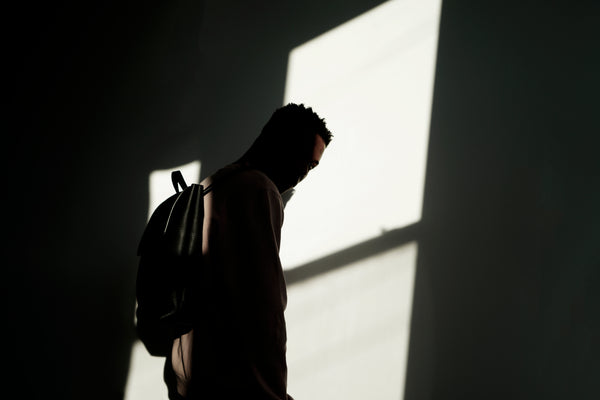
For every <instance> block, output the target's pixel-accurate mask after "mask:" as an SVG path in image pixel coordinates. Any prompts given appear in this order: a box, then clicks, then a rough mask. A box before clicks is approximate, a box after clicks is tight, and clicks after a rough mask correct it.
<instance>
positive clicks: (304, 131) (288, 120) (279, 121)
mask: <svg viewBox="0 0 600 400" xmlns="http://www.w3.org/2000/svg"><path fill="white" fill-rule="evenodd" d="M315 134H317V135H319V136H321V138H323V141H324V142H325V145H326V146H327V145H329V143H330V142H331V139H332V137H333V135H332V134H331V132H330V131H329V129H328V128H327V125H326V124H325V119H324V118H321V117H319V115H318V114H317V113H316V112H314V111H313V109H312V108H311V107H308V108H307V107H305V106H304V104H295V103H288V104H286V105H285V106H283V107H280V108H278V109H277V110H275V112H274V113H273V115H272V116H271V118H270V119H269V121H268V122H267V123H266V124H265V126H264V127H263V129H262V132H261V136H264V137H265V138H267V137H268V138H269V139H272V140H275V141H276V142H277V141H280V140H281V139H285V138H280V137H279V138H278V137H277V136H281V135H286V136H288V139H291V140H293V139H295V138H296V139H301V138H300V137H302V136H306V137H308V138H309V139H310V140H314V135H315ZM277 139H280V140H277ZM284 141H285V140H284Z"/></svg>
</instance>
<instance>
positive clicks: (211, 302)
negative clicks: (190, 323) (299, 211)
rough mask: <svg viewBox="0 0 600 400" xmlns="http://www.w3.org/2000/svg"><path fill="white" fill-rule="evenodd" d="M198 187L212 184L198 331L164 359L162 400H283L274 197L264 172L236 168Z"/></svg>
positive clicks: (282, 294)
mask: <svg viewBox="0 0 600 400" xmlns="http://www.w3.org/2000/svg"><path fill="white" fill-rule="evenodd" d="M202 184H203V185H204V186H205V187H207V186H209V185H211V184H212V185H213V189H212V190H211V191H210V192H209V193H208V194H207V195H206V196H205V218H204V228H203V229H204V237H203V256H204V267H203V268H204V274H203V279H202V283H201V284H202V285H203V292H204V293H205V294H206V299H205V301H203V303H202V308H201V309H199V310H198V313H199V320H200V323H199V325H198V326H197V327H196V328H195V329H194V330H193V331H192V332H190V333H189V334H187V335H185V336H184V337H182V338H180V339H177V340H175V342H174V344H173V353H172V355H171V357H169V358H167V362H166V365H165V381H166V383H167V385H168V387H169V392H170V396H171V398H177V395H176V394H174V392H178V393H179V394H181V395H184V396H185V398H186V399H201V398H203V399H204V398H210V399H213V398H215V399H216V398H219V399H229V398H231V399H233V398H236V399H237V398H249V399H286V398H287V395H286V379H287V366H286V360H285V346H286V330H285V319H284V310H285V306H286V301H287V298H286V289H285V281H284V277H283V271H282V268H281V263H280V260H279V244H280V232H281V225H282V223H283V204H282V200H281V195H280V193H279V191H278V189H277V187H276V186H275V184H274V183H273V182H272V181H271V180H270V179H269V178H268V177H267V176H266V175H265V174H264V173H262V172H260V171H258V170H257V169H250V168H246V167H243V166H241V165H239V164H232V165H230V166H228V167H225V168H223V169H222V170H220V171H218V172H217V173H216V174H214V175H213V176H212V177H210V178H207V179H206V180H205V181H203V182H202ZM171 365H172V367H171Z"/></svg>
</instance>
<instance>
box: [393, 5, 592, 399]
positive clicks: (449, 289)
mask: <svg viewBox="0 0 600 400" xmlns="http://www.w3.org/2000/svg"><path fill="white" fill-rule="evenodd" d="M599 18H600V9H599V7H598V6H597V3H596V4H593V3H592V2H527V1H525V2H523V1H509V2H497V1H496V2H453V1H446V2H445V3H444V4H443V9H442V20H441V27H440V40H439V50H438V60H437V72H436V83H435V93H434V103H433V112H432V123H431V136H430V148H429V158H428V167H427V179H426V189H425V201H424V210H423V221H422V226H421V228H422V232H423V236H422V238H421V240H420V241H419V259H418V266H417V276H416V287H415V298H414V310H413V321H412V330H411V340H410V352H409V353H410V355H409V363H408V376H407V384H406V385H407V386H406V396H405V398H406V399H592V398H598V397H599V396H600V390H599V388H598V376H600V366H599V365H598V360H599V359H600V346H599V339H600V290H599V289H600V250H599V249H600V246H599V240H600V211H599V209H598V205H600V183H599V182H600V162H599V159H598V148H599V147H598V146H599V145H600V140H599V136H598V133H599V132H600V122H599V120H598V115H599V114H598V110H599V106H600V102H599V101H598V94H599V91H600V85H599V78H598V71H600V59H599V57H600V48H599V45H598V43H599V42H598V38H599V37H600V19H599Z"/></svg>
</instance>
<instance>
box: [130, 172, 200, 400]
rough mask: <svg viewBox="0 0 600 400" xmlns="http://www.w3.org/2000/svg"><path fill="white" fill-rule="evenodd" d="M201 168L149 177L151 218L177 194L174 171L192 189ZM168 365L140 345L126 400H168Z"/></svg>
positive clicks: (136, 347) (133, 358) (133, 353)
mask: <svg viewBox="0 0 600 400" xmlns="http://www.w3.org/2000/svg"><path fill="white" fill-rule="evenodd" d="M200 167H201V163H200V161H192V162H190V163H188V164H184V165H180V166H178V167H173V168H168V169H162V170H155V171H152V172H151V173H150V175H149V177H148V188H149V202H148V218H150V216H151V215H152V213H153V212H154V210H155V209H156V207H158V205H159V204H160V203H162V202H163V201H165V200H166V199H167V198H169V197H170V196H172V195H173V194H174V193H175V188H174V187H173V184H172V182H171V172H172V171H175V170H180V171H181V173H182V175H183V177H184V179H185V181H186V182H187V184H188V185H190V184H192V183H198V180H199V179H200ZM132 317H133V316H132ZM164 364H165V359H164V358H162V357H152V356H151V355H150V354H149V353H148V351H147V350H146V348H145V347H144V345H143V343H142V342H140V341H139V340H138V341H136V342H135V343H134V345H133V348H132V350H131V363H130V365H129V376H128V377H127V387H126V388H125V398H124V400H168V393H167V387H166V385H165V383H164V382H163V379H162V376H163V367H164Z"/></svg>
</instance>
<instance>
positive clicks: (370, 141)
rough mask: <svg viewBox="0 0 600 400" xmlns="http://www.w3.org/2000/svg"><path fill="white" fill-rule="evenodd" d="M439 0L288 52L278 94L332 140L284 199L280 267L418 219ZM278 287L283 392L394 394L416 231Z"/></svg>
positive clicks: (398, 7)
mask: <svg viewBox="0 0 600 400" xmlns="http://www.w3.org/2000/svg"><path fill="white" fill-rule="evenodd" d="M440 9H441V0H397V1H388V2H386V3H383V4H382V5H380V6H378V7H376V8H374V9H372V10H371V11H369V12H367V13H365V14H363V15H361V16H359V17H357V18H355V19H353V20H351V21H349V22H347V23H345V24H343V25H341V26H339V27H337V28H335V29H333V30H331V31H329V32H326V33H325V34H323V35H321V36H319V37H316V38H315V39H313V40H311V41H309V42H307V43H305V44H303V45H301V46H299V47H297V48H295V49H293V51H292V52H291V53H290V56H289V63H288V75H287V84H286V92H285V99H284V103H288V102H294V103H304V104H305V105H308V106H311V107H313V108H314V110H315V111H316V112H317V113H319V115H321V116H322V117H324V118H325V119H326V121H327V125H328V127H329V128H330V130H331V131H332V132H333V134H334V139H333V141H332V143H331V144H330V146H329V147H328V149H327V150H326V151H325V154H324V156H323V158H322V160H321V164H320V165H319V167H318V168H316V169H315V170H314V171H312V172H311V173H310V174H309V176H308V178H307V179H306V180H305V181H304V182H302V183H301V184H300V185H298V186H297V187H296V193H295V194H294V196H293V197H292V199H291V200H290V201H289V203H288V205H287V206H286V212H285V222H284V227H283V232H282V239H281V240H282V246H281V258H282V263H283V265H284V267H285V268H294V267H298V268H302V265H303V264H305V263H307V262H310V261H312V260H315V259H318V258H321V257H323V256H327V255H329V254H332V253H334V252H336V251H338V250H341V249H345V248H349V247H352V246H353V245H355V244H358V243H361V242H365V241H367V240H371V239H376V238H377V237H379V236H380V235H381V234H382V232H385V231H387V230H392V229H396V228H402V227H404V226H407V225H409V224H413V223H418V221H419V220H420V219H421V209H422V202H423V189H424V183H425V167H426V161H427V160H426V159H427V146H428V140H429V121H430V114H431V104H432V96H433V81H434V70H435V55H436V50H437V40H438V27H439V18H440ZM414 239H415V241H412V242H410V243H408V244H405V245H401V246H400V245H399V246H398V247H396V248H394V249H391V250H388V251H385V252H383V253H379V254H376V255H373V256H371V257H368V258H366V259H362V260H360V261H355V262H352V263H351V264H349V265H345V266H343V267H342V268H339V269H336V270H334V271H331V272H327V273H322V274H320V275H317V276H315V277H314V278H313V279H309V280H306V281H301V282H299V283H296V284H293V285H291V286H290V287H289V289H288V309H287V310H286V320H287V326H288V346H287V348H288V352H287V356H288V358H287V360H288V368H289V374H288V376H289V379H288V388H289V393H290V394H291V395H292V396H294V397H295V398H298V399H302V398H306V399H313V400H319V399H323V400H325V399H327V400H337V399H339V400H342V399H344V400H354V399H356V400H362V399H381V400H392V399H401V398H402V397H403V395H404V380H405V374H406V373H405V371H406V367H407V365H406V363H407V352H408V340H409V330H410V314H411V310H412V304H411V303H412V296H413V283H414V275H415V266H416V258H417V253H418V244H417V240H418V238H414Z"/></svg>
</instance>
